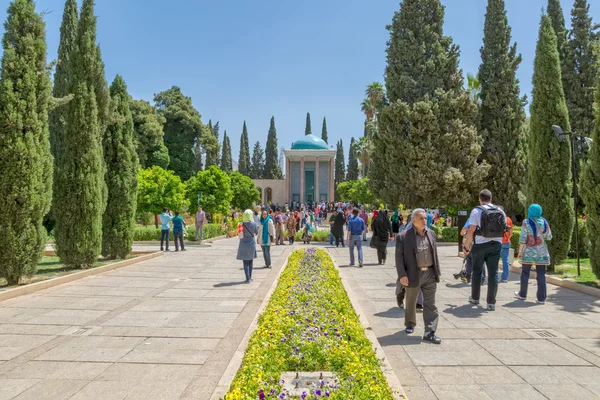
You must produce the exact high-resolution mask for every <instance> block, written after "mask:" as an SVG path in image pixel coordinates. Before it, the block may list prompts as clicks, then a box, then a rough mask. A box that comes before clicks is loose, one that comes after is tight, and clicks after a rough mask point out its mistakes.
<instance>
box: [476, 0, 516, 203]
mask: <svg viewBox="0 0 600 400" xmlns="http://www.w3.org/2000/svg"><path fill="white" fill-rule="evenodd" d="M510 41H511V28H510V26H509V25H508V18H507V16H506V8H505V7H504V0H488V6H487V14H486V19H485V28H484V38H483V47H482V48H481V58H482V61H483V62H482V64H481V66H480V67H479V74H478V77H479V81H480V83H481V92H480V99H481V105H480V112H479V117H480V119H479V127H480V132H481V134H482V136H483V139H484V142H483V149H482V150H483V153H482V156H481V158H482V159H484V160H486V161H487V162H488V164H490V166H491V168H490V170H489V174H488V176H487V188H488V189H490V190H491V191H492V193H493V195H494V202H495V203H496V204H501V205H503V206H504V209H505V210H506V212H507V213H508V214H511V215H513V214H515V213H517V212H519V211H520V210H521V209H522V207H521V206H520V203H519V192H520V191H521V187H522V186H524V185H525V182H526V178H527V176H526V174H525V162H526V155H525V148H524V144H523V143H524V141H525V137H524V132H523V124H524V122H525V110H524V104H525V98H521V97H520V89H519V81H518V79H517V77H516V74H517V68H518V67H519V64H520V63H521V55H520V54H517V45H516V43H515V44H513V45H512V46H511V44H510Z"/></svg>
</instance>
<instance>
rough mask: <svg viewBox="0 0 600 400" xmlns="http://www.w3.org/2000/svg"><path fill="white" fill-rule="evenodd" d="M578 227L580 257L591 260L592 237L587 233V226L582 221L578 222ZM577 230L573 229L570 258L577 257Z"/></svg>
mask: <svg viewBox="0 0 600 400" xmlns="http://www.w3.org/2000/svg"><path fill="white" fill-rule="evenodd" d="M577 227H578V228H579V231H578V234H579V238H578V239H579V257H580V258H589V257H590V252H589V249H590V237H589V236H588V232H587V225H586V223H585V222H584V221H583V220H582V219H579V220H578V221H577ZM575 243H576V242H575V229H573V237H572V238H571V248H570V249H569V254H568V256H569V258H575V257H576V256H577V247H576V246H575Z"/></svg>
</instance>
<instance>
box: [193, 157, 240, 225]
mask: <svg viewBox="0 0 600 400" xmlns="http://www.w3.org/2000/svg"><path fill="white" fill-rule="evenodd" d="M186 185H187V193H188V201H189V204H196V203H197V202H198V194H202V197H201V199H200V203H201V204H202V208H203V209H204V210H205V211H207V212H210V213H222V214H227V212H228V211H229V206H230V205H231V200H232V199H233V191H232V190H231V179H230V178H229V175H227V174H226V173H225V172H223V171H221V170H220V169H219V167H217V166H216V165H213V166H212V167H210V168H208V169H207V170H204V171H199V172H198V173H197V174H196V176H193V177H192V178H190V179H189V180H188V181H187V182H186Z"/></svg>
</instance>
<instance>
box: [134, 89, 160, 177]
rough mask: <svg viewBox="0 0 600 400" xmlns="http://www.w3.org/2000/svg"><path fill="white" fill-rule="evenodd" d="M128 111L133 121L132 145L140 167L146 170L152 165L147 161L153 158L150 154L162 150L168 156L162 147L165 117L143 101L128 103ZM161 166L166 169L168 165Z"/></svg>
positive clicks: (154, 158)
mask: <svg viewBox="0 0 600 400" xmlns="http://www.w3.org/2000/svg"><path fill="white" fill-rule="evenodd" d="M129 110H130V111H131V117H132V119H133V130H134V135H133V143H134V145H135V147H136V151H137V154H138V160H139V163H140V167H142V168H147V167H151V166H152V165H155V164H151V163H150V162H149V159H150V158H152V159H153V160H154V161H156V157H153V155H152V153H154V152H156V151H160V150H161V149H162V148H164V149H165V150H164V151H165V152H166V153H167V156H168V152H169V151H168V149H167V148H166V147H165V145H164V141H163V136H164V134H165V133H164V131H163V125H164V124H165V123H166V119H165V117H163V116H162V115H159V114H158V113H157V112H156V108H155V107H154V106H153V105H152V104H150V103H149V102H147V101H145V100H133V99H130V101H129ZM166 164H167V165H161V167H162V168H167V166H168V165H169V163H168V161H167V163H166Z"/></svg>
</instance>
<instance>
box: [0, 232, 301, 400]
mask: <svg viewBox="0 0 600 400" xmlns="http://www.w3.org/2000/svg"><path fill="white" fill-rule="evenodd" d="M237 245H238V241H237V240H234V239H230V240H220V241H216V242H215V243H213V244H212V245H210V246H201V247H197V246H196V247H192V246H190V247H189V248H188V251H186V252H180V253H175V252H170V253H166V254H165V255H164V256H162V257H159V258H156V259H153V260H149V261H146V262H142V263H140V264H135V265H132V266H129V267H124V268H121V269H117V270H115V271H111V272H107V273H104V274H100V275H96V276H92V277H89V278H84V279H81V280H78V281H75V282H73V283H69V284H65V285H61V286H57V287H54V288H50V289H47V290H44V291H41V292H37V293H34V294H32V295H27V296H21V297H18V298H14V299H11V300H7V301H4V302H0V400H8V399H19V400H25V399H31V400H42V399H49V400H50V399H51V400H62V399H73V400H84V399H89V400H92V399H93V400H98V399H102V400H113V399H114V400H120V399H128V400H130V399H143V400H151V399H195V400H202V399H209V398H211V396H212V394H213V391H214V390H215V388H216V386H217V384H218V382H219V380H220V379H221V376H222V375H223V374H224V372H225V370H226V368H227V366H228V364H229V362H230V360H231V358H232V357H233V354H234V353H235V351H236V350H237V348H238V346H239V344H240V342H241V341H242V339H243V337H244V335H245V333H246V331H247V329H248V327H249V326H250V324H251V322H252V320H253V318H254V317H255V315H256V313H257V311H258V309H259V307H260V305H261V303H262V301H263V299H264V297H265V296H266V294H267V292H268V290H269V288H270V287H271V285H272V283H273V281H274V280H275V278H276V277H277V274H278V271H279V269H280V268H281V267H282V265H283V262H284V260H285V257H286V256H287V254H288V253H289V252H290V250H291V247H290V246H273V248H272V251H271V252H272V257H273V269H272V270H266V269H262V268H259V269H255V272H254V282H253V283H251V284H249V285H246V284H244V283H243V281H244V272H243V270H242V268H241V267H242V265H241V262H240V261H237V260H235V256H236V251H237ZM136 247H137V246H136ZM143 248H144V249H148V248H150V247H148V246H143ZM258 256H259V258H258V259H257V260H256V261H255V265H256V266H260V267H262V266H263V265H264V263H263V262H262V253H260V252H259V254H258Z"/></svg>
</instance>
